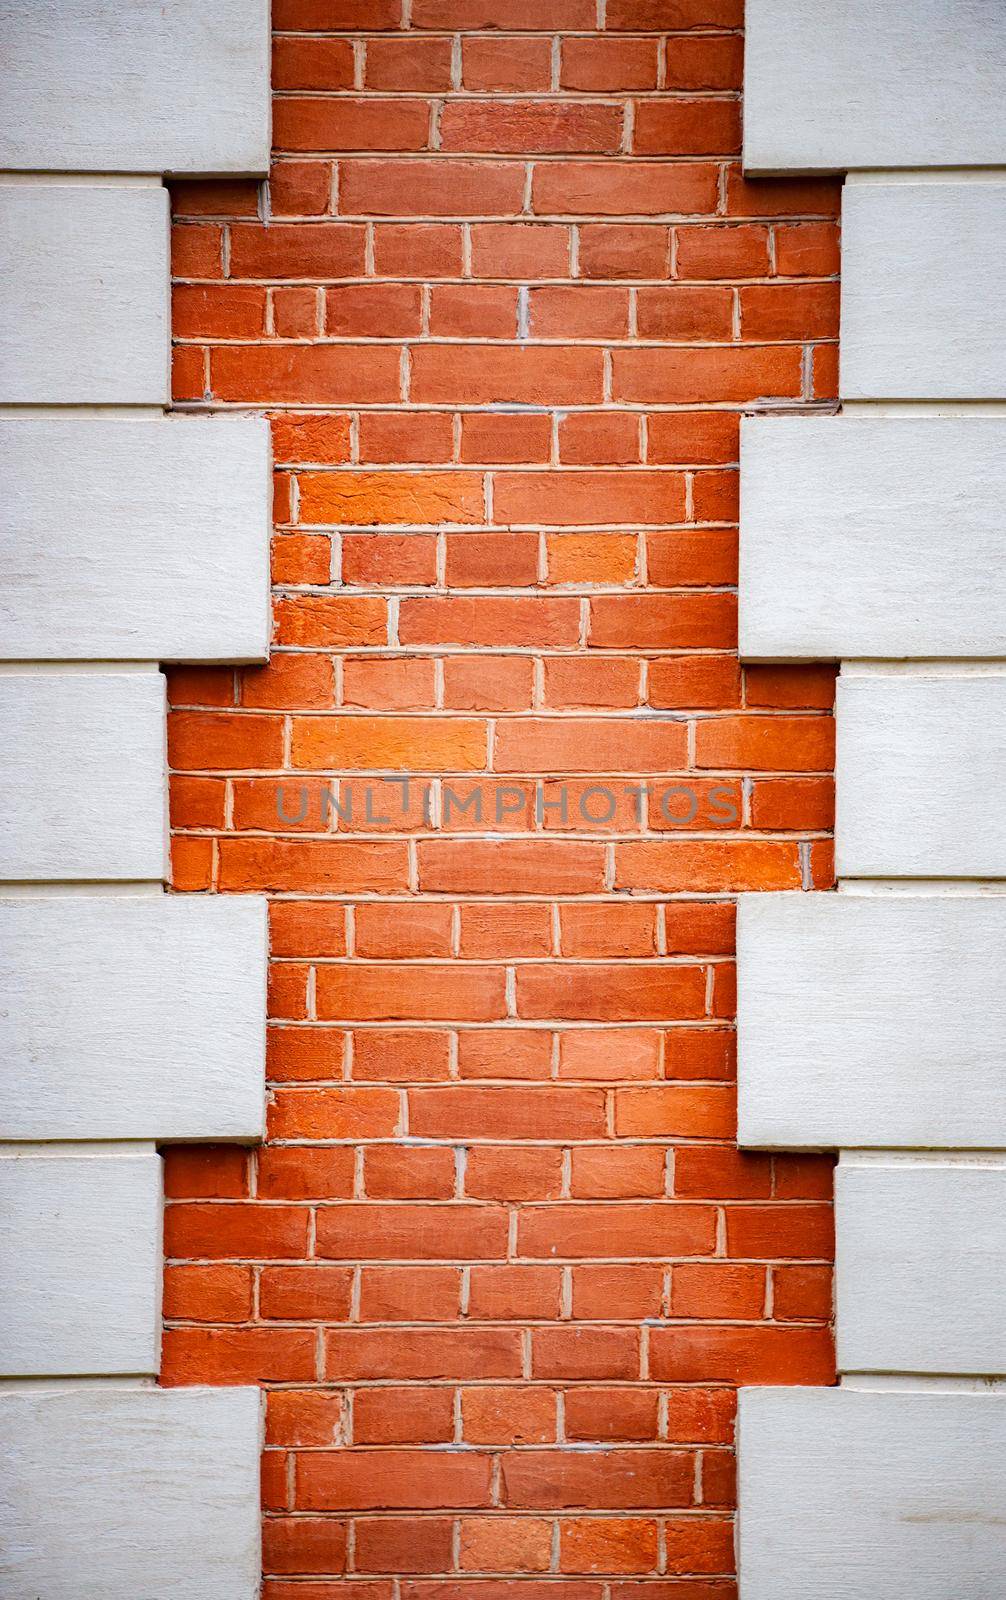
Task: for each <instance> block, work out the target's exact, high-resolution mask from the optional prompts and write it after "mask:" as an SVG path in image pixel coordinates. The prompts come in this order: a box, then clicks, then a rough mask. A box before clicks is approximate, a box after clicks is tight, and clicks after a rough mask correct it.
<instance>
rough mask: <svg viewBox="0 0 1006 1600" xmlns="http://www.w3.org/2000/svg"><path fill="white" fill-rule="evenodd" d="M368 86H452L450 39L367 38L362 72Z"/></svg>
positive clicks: (423, 88)
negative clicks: (364, 65)
mask: <svg viewBox="0 0 1006 1600" xmlns="http://www.w3.org/2000/svg"><path fill="white" fill-rule="evenodd" d="M363 81H364V85H365V87H366V88H368V89H390V90H400V89H402V90H406V89H407V90H418V91H420V92H421V93H422V92H424V91H425V92H426V93H430V94H436V93H437V92H439V91H442V90H445V89H449V88H450V87H451V41H450V40H449V39H370V40H368V42H367V58H366V68H365V71H364V75H363Z"/></svg>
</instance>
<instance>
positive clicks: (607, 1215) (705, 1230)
mask: <svg viewBox="0 0 1006 1600" xmlns="http://www.w3.org/2000/svg"><path fill="white" fill-rule="evenodd" d="M714 1240H715V1216H714V1213H713V1212H712V1210H711V1209H710V1208H709V1207H707V1206H692V1205H671V1204H667V1203H664V1202H649V1203H647V1204H643V1205H637V1204H629V1203H624V1204H617V1205H614V1204H606V1203H601V1202H598V1203H597V1204H594V1205H563V1206H557V1205H552V1206H542V1207H539V1206H529V1207H527V1208H526V1209H525V1211H524V1212H523V1214H522V1216H521V1218H520V1224H519V1230H518V1244H519V1248H520V1251H521V1253H522V1254H523V1255H528V1256H531V1257H541V1256H545V1257H547V1258H549V1259H554V1258H556V1257H566V1258H568V1259H571V1260H577V1259H579V1260H583V1259H586V1260H591V1259H596V1258H597V1257H615V1258H618V1257H619V1256H623V1255H628V1256H637V1257H648V1256H658V1257H662V1256H665V1255H709V1254H710V1253H711V1251H712V1249H713V1246H714Z"/></svg>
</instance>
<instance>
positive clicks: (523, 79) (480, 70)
mask: <svg viewBox="0 0 1006 1600" xmlns="http://www.w3.org/2000/svg"><path fill="white" fill-rule="evenodd" d="M551 78H552V45H551V40H549V39H493V38H492V37H491V36H490V37H488V38H486V37H482V38H480V37H478V36H477V35H474V36H469V37H467V38H463V39H462V41H461V83H462V87H463V88H465V89H472V90H483V91H484V90H487V89H502V90H511V91H514V92H520V91H521V90H522V89H524V90H535V89H548V88H549V86H550V84H551Z"/></svg>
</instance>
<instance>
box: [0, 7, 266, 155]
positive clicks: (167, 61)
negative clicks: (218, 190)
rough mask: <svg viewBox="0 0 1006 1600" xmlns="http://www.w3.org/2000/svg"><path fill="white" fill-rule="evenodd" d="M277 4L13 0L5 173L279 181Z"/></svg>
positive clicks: (7, 40) (6, 22)
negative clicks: (275, 148) (273, 153)
mask: <svg viewBox="0 0 1006 1600" xmlns="http://www.w3.org/2000/svg"><path fill="white" fill-rule="evenodd" d="M269 45H270V39H269V7H268V5H267V4H266V3H265V0H214V3H213V4H212V5H206V4H205V3H203V0H171V4H170V5H165V4H163V0H32V3H31V4H30V5H27V6H26V5H25V4H24V3H23V0H21V3H18V0H2V3H0V55H2V57H3V59H4V61H5V62H6V79H7V81H6V83H5V93H4V99H3V110H2V112H0V167H6V168H10V169H28V170H30V171H34V172H51V171H56V172H64V171H65V172H177V173H186V174H189V175H193V174H204V175H205V174H213V173H216V172H227V173H249V174H255V173H258V174H264V173H266V172H268V170H269V144H270V97H269Z"/></svg>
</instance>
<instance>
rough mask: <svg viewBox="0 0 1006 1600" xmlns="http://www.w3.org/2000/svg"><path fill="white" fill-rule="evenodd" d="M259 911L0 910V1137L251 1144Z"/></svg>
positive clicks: (262, 947) (258, 1103)
mask: <svg viewBox="0 0 1006 1600" xmlns="http://www.w3.org/2000/svg"><path fill="white" fill-rule="evenodd" d="M265 974H266V914H265V902H264V900H262V899H261V898H259V897H258V896H244V895H226V896H220V897H216V896H212V897H209V896H195V895H154V894H151V895H136V896H131V895H114V896H110V897H99V896H94V895H90V894H88V895H71V896H67V897H65V898H57V897H56V896H48V895H47V896H44V897H40V898H36V897H20V896H19V897H17V898H16V899H8V900H5V901H0V992H2V993H3V994H4V995H5V997H6V998H5V1007H4V1010H3V1013H2V1014H0V1138H3V1139H7V1140H45V1139H156V1140H159V1141H162V1142H170V1141H172V1140H174V1141H177V1140H188V1139H197V1140H227V1139H234V1140H254V1139H258V1138H261V1136H262V1131H263V1126H264V1120H265Z"/></svg>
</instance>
